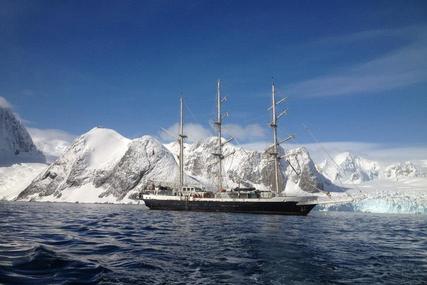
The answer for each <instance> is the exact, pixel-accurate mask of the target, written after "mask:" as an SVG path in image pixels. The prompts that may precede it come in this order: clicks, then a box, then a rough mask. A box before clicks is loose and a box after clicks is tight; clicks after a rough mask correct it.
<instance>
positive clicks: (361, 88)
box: [288, 28, 427, 97]
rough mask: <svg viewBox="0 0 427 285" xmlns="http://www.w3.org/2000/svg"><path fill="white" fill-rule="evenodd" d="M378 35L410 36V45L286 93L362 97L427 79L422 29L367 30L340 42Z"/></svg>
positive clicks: (425, 38)
mask: <svg viewBox="0 0 427 285" xmlns="http://www.w3.org/2000/svg"><path fill="white" fill-rule="evenodd" d="M415 31H418V32H419V34H416V33H415ZM379 35H384V36H392V37H395V38H405V39H407V38H408V37H409V38H411V42H410V43H409V44H407V45H406V46H403V47H400V48H398V49H396V50H394V51H392V52H390V53H387V54H383V55H382V56H379V57H377V58H375V59H373V60H370V61H368V62H364V63H361V64H358V65H355V66H352V67H349V68H348V69H347V70H344V71H343V72H341V73H340V74H329V75H325V76H319V77H315V78H312V79H309V80H306V81H302V82H299V83H296V84H294V85H291V86H290V87H289V90H288V93H289V94H294V95H298V96H304V97H322V96H337V95H350V94H364V93H374V92H381V91H387V90H392V89H395V88H398V87H404V86H408V85H412V84H415V83H419V82H423V81H426V80H427V62H426V61H425V58H427V35H426V32H425V30H420V29H417V30H415V29H409V28H408V29H401V30H397V31H395V32H393V31H390V30H384V31H366V32H363V33H357V34H354V35H350V36H346V37H344V39H343V42H349V44H351V41H358V40H367V39H368V38H373V37H378V36H379ZM336 41H337V40H336ZM336 41H335V44H336ZM333 42H334V41H331V43H333Z"/></svg>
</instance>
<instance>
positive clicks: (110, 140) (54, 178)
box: [18, 128, 337, 202]
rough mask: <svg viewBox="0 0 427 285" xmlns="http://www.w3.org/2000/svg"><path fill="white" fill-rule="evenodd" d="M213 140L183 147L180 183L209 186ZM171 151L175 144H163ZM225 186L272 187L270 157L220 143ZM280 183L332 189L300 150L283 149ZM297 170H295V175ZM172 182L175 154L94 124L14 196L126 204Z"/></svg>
mask: <svg viewBox="0 0 427 285" xmlns="http://www.w3.org/2000/svg"><path fill="white" fill-rule="evenodd" d="M215 148H216V139H215V138H208V139H206V140H204V141H202V142H199V143H195V144H192V145H190V144H188V145H187V146H186V148H185V153H186V158H185V161H186V165H185V169H186V171H187V174H188V175H187V176H186V177H185V179H186V182H187V183H190V184H195V183H200V184H203V185H205V186H207V188H209V186H212V185H214V184H215V182H216V181H215V177H216V173H217V172H216V167H217V164H216V158H215V156H214V155H212V153H213V152H215ZM169 149H171V150H176V145H174V144H172V145H169ZM224 153H225V155H226V156H227V158H226V159H225V160H224V168H225V179H224V180H225V185H226V186H228V187H236V186H238V185H247V186H249V185H252V186H255V187H257V188H259V189H270V188H271V187H272V185H271V181H273V179H272V172H273V171H272V167H273V163H272V160H271V157H270V156H269V155H268V154H267V153H261V152H256V151H249V152H248V151H245V150H243V149H241V148H237V147H235V146H233V145H231V144H228V145H226V146H225V147H224ZM286 156H287V158H288V161H289V162H290V163H291V164H292V166H293V169H295V170H293V169H292V167H291V166H290V165H289V164H288V163H287V162H286V161H284V162H283V163H282V165H281V167H282V169H283V172H284V173H285V175H284V177H283V179H281V180H280V184H281V185H280V186H281V187H282V188H285V191H287V193H288V194H290V193H292V194H295V195H297V194H301V191H306V192H312V193H313V192H319V191H321V190H325V191H331V190H337V188H336V187H335V186H334V185H333V184H332V183H331V182H330V181H329V180H328V179H326V178H324V177H323V176H322V175H321V174H320V173H318V172H317V170H316V168H315V166H314V163H313V161H312V160H311V159H310V156H309V154H308V152H307V151H306V150H305V149H304V148H299V149H295V150H292V151H289V152H287V153H286ZM295 171H296V172H298V174H296V173H295ZM177 180H178V165H177V162H176V157H174V155H173V154H172V152H170V151H169V150H168V149H167V148H166V147H165V146H163V145H162V144H161V143H160V142H159V141H157V140H156V139H154V138H152V137H150V136H143V137H141V138H138V139H134V140H129V139H127V138H124V137H123V136H121V135H120V134H118V133H117V132H115V131H113V130H109V129H102V128H94V129H92V130H91V131H89V132H88V133H86V134H84V135H82V136H81V137H79V138H78V139H77V140H76V141H75V142H74V143H73V144H72V145H71V146H70V147H69V148H68V150H67V151H66V152H65V153H64V154H63V155H62V156H61V157H60V158H59V159H57V160H56V161H55V162H54V163H53V164H51V165H50V166H49V167H48V168H47V169H46V170H45V171H43V172H42V173H41V174H39V175H38V176H37V177H36V178H35V179H34V180H33V181H32V182H31V184H30V185H29V186H28V187H27V188H26V189H25V190H24V191H23V192H21V193H20V194H19V196H18V199H19V200H36V201H68V202H75V201H78V202H130V201H131V199H130V198H131V195H132V194H134V193H137V192H139V191H140V190H141V189H142V188H144V187H145V186H147V185H148V184H150V183H154V184H156V183H160V182H162V184H168V183H170V184H174V183H176V182H177Z"/></svg>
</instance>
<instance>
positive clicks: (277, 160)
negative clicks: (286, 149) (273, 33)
mask: <svg viewBox="0 0 427 285" xmlns="http://www.w3.org/2000/svg"><path fill="white" fill-rule="evenodd" d="M286 99H287V98H286V97H284V98H282V99H280V100H279V101H276V87H275V85H274V81H273V82H272V84H271V103H272V105H271V107H270V108H269V110H270V109H271V124H270V127H271V128H272V130H273V146H272V148H273V150H272V151H271V152H270V154H271V155H272V156H273V158H274V192H276V195H279V193H280V190H279V177H280V167H279V166H280V159H281V158H282V157H281V156H279V146H280V145H281V144H282V143H284V142H287V141H288V140H290V139H292V138H293V137H294V136H293V135H290V136H289V137H287V138H286V139H284V140H282V141H279V139H278V136H277V121H278V120H279V119H280V118H281V117H282V116H284V115H286V114H287V113H288V110H287V109H284V110H283V111H282V112H281V113H279V115H277V112H276V111H277V108H276V107H277V105H279V104H280V103H283V102H284V101H285V100H286Z"/></svg>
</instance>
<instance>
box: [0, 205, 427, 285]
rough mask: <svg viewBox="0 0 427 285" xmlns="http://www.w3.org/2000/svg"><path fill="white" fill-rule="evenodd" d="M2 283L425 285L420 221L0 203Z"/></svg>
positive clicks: (425, 241)
mask: <svg viewBox="0 0 427 285" xmlns="http://www.w3.org/2000/svg"><path fill="white" fill-rule="evenodd" d="M0 283H1V284H427V215H385V214H384V215H380V214H370V213H351V212H320V211H312V212H311V213H310V214H309V215H308V216H306V217H299V216H280V215H252V214H229V213H198V212H173V211H153V210H148V209H147V208H145V207H144V206H138V205H106V204H67V203H24V202H0Z"/></svg>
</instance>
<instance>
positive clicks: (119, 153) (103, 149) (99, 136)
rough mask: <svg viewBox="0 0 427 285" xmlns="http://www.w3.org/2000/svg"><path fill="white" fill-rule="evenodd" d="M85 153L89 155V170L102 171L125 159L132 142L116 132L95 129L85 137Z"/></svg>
mask: <svg viewBox="0 0 427 285" xmlns="http://www.w3.org/2000/svg"><path fill="white" fill-rule="evenodd" d="M83 139H84V140H85V141H86V144H85V147H84V149H83V152H84V153H86V154H87V155H88V158H87V159H88V165H87V169H100V168H104V167H108V166H110V165H114V164H115V163H117V161H118V160H120V158H122V157H123V155H124V154H125V152H126V150H127V149H128V146H129V143H130V141H131V140H129V139H127V138H125V137H123V136H121V135H120V134H119V133H117V132H116V131H114V130H111V129H104V128H93V129H92V130H90V131H89V132H88V133H86V134H85V135H84V136H83Z"/></svg>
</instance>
